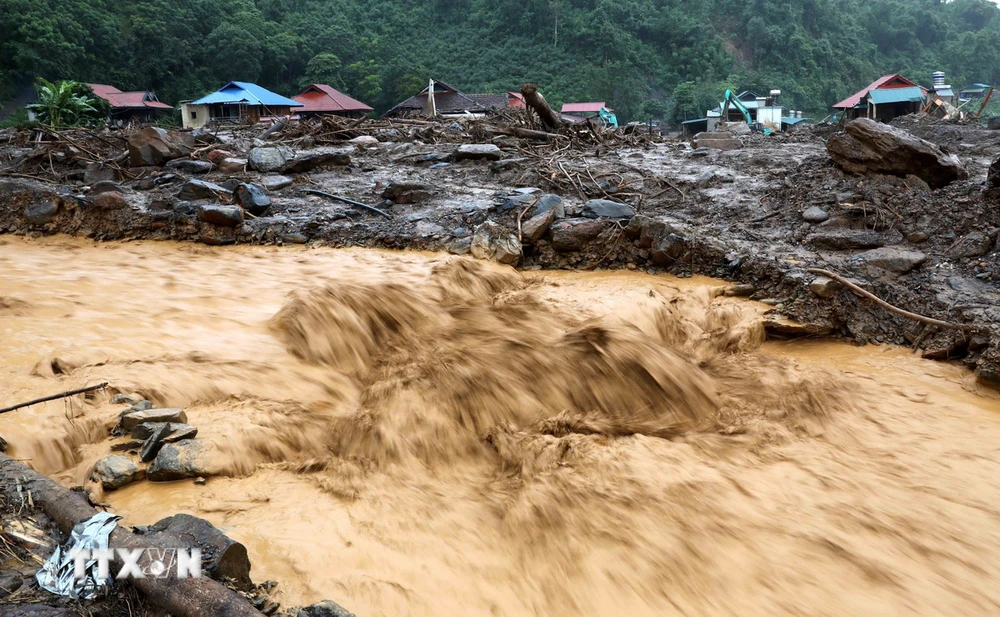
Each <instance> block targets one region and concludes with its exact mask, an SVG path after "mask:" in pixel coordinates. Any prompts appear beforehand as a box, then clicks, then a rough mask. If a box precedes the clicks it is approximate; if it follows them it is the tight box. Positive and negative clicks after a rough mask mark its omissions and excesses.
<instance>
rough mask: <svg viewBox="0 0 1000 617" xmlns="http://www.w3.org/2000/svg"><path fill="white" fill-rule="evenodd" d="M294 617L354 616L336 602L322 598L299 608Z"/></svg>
mask: <svg viewBox="0 0 1000 617" xmlns="http://www.w3.org/2000/svg"><path fill="white" fill-rule="evenodd" d="M295 617H354V613H352V612H350V611H349V610H347V609H346V608H344V607H343V606H341V605H339V604H337V603H336V602H333V601H331V600H323V601H322V602H317V603H316V604H312V605H310V606H306V607H304V608H301V609H299V612H298V614H297V615H296V616H295Z"/></svg>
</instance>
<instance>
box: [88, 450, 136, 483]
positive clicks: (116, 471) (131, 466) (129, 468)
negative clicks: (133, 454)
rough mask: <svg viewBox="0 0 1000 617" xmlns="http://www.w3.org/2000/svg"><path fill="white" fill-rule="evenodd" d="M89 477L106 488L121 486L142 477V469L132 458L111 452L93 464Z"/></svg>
mask: <svg viewBox="0 0 1000 617" xmlns="http://www.w3.org/2000/svg"><path fill="white" fill-rule="evenodd" d="M91 478H93V479H94V480H96V481H97V482H100V483H101V486H103V487H104V488H105V489H106V490H114V489H116V488H121V487H123V486H125V485H126V484H131V483H132V482H136V481H137V480H141V479H142V471H141V470H140V469H139V466H138V465H136V464H135V463H133V462H132V459H130V458H128V457H125V456H121V455H120V454H113V455H111V456H105V457H104V458H102V459H100V460H99V461H97V462H96V463H95V464H94V472H93V474H92V475H91Z"/></svg>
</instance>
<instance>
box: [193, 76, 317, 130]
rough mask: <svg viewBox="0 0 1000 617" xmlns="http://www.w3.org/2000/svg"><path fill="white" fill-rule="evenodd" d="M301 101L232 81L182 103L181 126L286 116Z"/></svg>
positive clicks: (253, 85) (300, 104) (256, 120)
mask: <svg viewBox="0 0 1000 617" xmlns="http://www.w3.org/2000/svg"><path fill="white" fill-rule="evenodd" d="M296 107H302V103H299V102H298V101H293V100H292V99H289V98H286V97H283V96H281V95H280V94H275V93H274V92H271V91H270V90H268V89H267V88H261V87H260V86H258V85H257V84H251V83H248V82H245V81H231V82H229V83H228V84H226V85H225V86H223V87H221V88H219V89H218V90H216V91H215V92H213V93H211V94H209V95H206V96H203V97H201V98H200V99H198V100H196V101H184V102H182V103H181V116H182V118H183V121H184V128H186V129H188V128H198V127H201V126H205V125H206V124H208V123H209V122H211V123H215V124H218V123H233V122H248V121H249V122H258V121H260V120H262V119H267V118H276V117H279V116H287V115H290V114H291V113H292V110H293V109H294V108H296Z"/></svg>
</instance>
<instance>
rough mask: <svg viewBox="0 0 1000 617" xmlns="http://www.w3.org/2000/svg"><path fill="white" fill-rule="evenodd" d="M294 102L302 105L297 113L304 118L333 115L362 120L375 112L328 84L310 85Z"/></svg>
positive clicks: (294, 98)
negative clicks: (362, 117) (366, 115)
mask: <svg viewBox="0 0 1000 617" xmlns="http://www.w3.org/2000/svg"><path fill="white" fill-rule="evenodd" d="M292 100H293V101H298V102H299V103H302V107H299V108H298V109H297V110H296V111H297V113H298V114H299V115H300V116H302V117H306V116H313V115H323V114H333V115H336V116H346V117H350V118H360V117H361V116H364V115H365V114H367V113H369V112H372V111H375V110H374V109H372V108H371V107H369V106H368V105H365V104H364V103H362V102H361V101H359V100H357V99H353V98H351V97H349V96H347V95H346V94H344V93H343V92H340V91H339V90H336V89H334V88H333V87H331V86H328V85H326V84H309V86H308V87H307V88H306V89H305V90H303V91H302V92H301V93H299V94H298V95H297V96H293V97H292Z"/></svg>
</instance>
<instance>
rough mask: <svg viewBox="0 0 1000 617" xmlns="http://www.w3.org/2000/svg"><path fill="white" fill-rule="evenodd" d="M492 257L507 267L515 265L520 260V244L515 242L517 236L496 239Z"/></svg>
mask: <svg viewBox="0 0 1000 617" xmlns="http://www.w3.org/2000/svg"><path fill="white" fill-rule="evenodd" d="M493 257H494V259H496V260H497V261H498V262H500V263H502V264H507V265H508V266H513V265H514V264H516V263H517V262H518V260H520V259H521V243H520V242H518V241H517V236H515V235H512V234H511V235H507V236H503V237H501V238H498V239H497V241H496V252H495V253H494V255H493Z"/></svg>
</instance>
